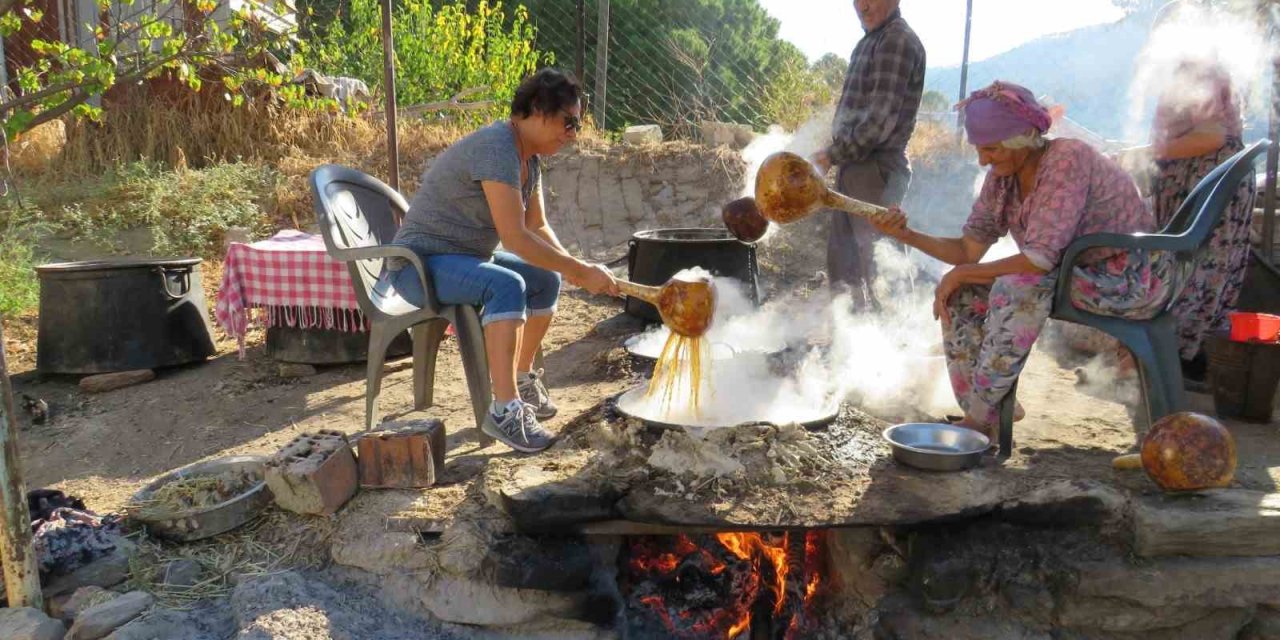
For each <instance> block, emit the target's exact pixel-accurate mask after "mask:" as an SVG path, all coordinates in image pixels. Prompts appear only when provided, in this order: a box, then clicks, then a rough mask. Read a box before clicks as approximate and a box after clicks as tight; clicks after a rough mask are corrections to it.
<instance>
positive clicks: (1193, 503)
mask: <svg viewBox="0 0 1280 640" xmlns="http://www.w3.org/2000/svg"><path fill="white" fill-rule="evenodd" d="M1133 529H1134V551H1135V552H1136V553H1137V554H1138V555H1140V556H1146V557H1152V556H1171V555H1187V556H1274V555H1280V493H1264V492H1261V491H1246V490H1242V489H1218V490H1214V491H1205V492H1201V493H1197V494H1194V495H1169V496H1165V495H1160V496H1146V497H1143V498H1140V499H1138V500H1135V501H1134V508H1133Z"/></svg>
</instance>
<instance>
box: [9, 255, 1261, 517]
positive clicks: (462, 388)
mask: <svg viewBox="0 0 1280 640" xmlns="http://www.w3.org/2000/svg"><path fill="white" fill-rule="evenodd" d="M208 275H209V276H212V275H214V274H213V273H210V274H208ZM213 282H216V280H213ZM211 289H212V287H211ZM210 295H211V296H212V295H213V291H210ZM620 311H621V305H620V303H618V302H616V301H613V300H610V299H607V298H603V297H592V296H589V295H587V294H585V293H583V292H580V291H573V292H571V293H570V294H569V295H567V296H566V298H565V300H564V301H563V303H562V304H561V307H560V313H559V315H558V317H557V319H556V322H555V323H554V324H553V325H552V328H551V331H550V334H549V335H548V339H547V342H546V347H545V353H546V363H545V367H546V370H547V381H548V385H549V387H550V388H551V390H552V392H553V393H554V395H555V399H556V402H557V403H558V404H559V406H560V414H559V415H558V416H557V417H556V418H554V419H552V420H551V421H549V423H548V427H549V428H550V429H551V430H552V431H558V430H560V429H561V428H563V427H564V425H566V424H568V423H569V422H570V421H572V420H573V419H574V418H576V417H578V416H579V415H581V414H582V413H583V412H585V411H587V410H589V409H591V408H592V407H594V406H595V405H596V404H598V403H599V402H600V401H601V400H602V399H603V398H606V397H608V396H611V395H613V394H616V393H618V392H620V391H622V390H624V389H626V388H628V387H630V386H632V385H634V384H636V383H637V380H636V379H635V378H634V377H632V375H631V371H630V367H629V363H628V361H627V358H626V356H625V352H624V351H622V350H621V348H620V345H621V342H622V340H623V338H624V337H625V335H619V334H617V332H616V331H612V330H609V329H608V328H607V327H609V325H608V324H606V325H605V326H604V327H602V328H601V329H599V330H597V327H596V326H597V325H598V324H599V323H601V322H603V321H605V320H608V319H610V318H613V317H614V316H616V315H617V314H618V313H620ZM34 329H35V322H34V318H19V319H17V321H16V322H13V321H11V322H10V323H9V324H8V325H7V326H6V337H7V340H6V342H8V343H9V344H8V345H7V349H8V353H9V354H10V356H9V357H10V370H11V374H12V375H13V381H14V388H15V394H19V395H20V394H28V395H30V396H33V397H39V398H44V399H45V400H46V401H48V402H49V404H50V407H51V418H50V419H49V421H48V422H47V423H46V424H43V425H30V424H27V423H26V422H25V420H26V416H20V420H21V421H23V425H22V426H23V429H22V433H21V436H20V437H21V445H22V462H23V468H24V473H25V478H26V482H27V485H28V486H29V487H32V488H34V487H44V486H52V487H55V488H59V489H62V490H64V491H68V492H70V493H73V494H75V495H79V496H83V497H84V498H85V500H86V502H87V503H88V504H89V505H90V506H91V508H93V509H95V510H97V511H111V510H115V509H119V508H120V507H121V506H122V505H123V504H124V503H125V502H126V500H127V499H128V497H129V495H131V494H132V493H133V492H134V491H135V490H137V489H138V488H139V487H140V486H142V485H143V484H144V483H145V482H146V481H147V480H149V479H150V478H153V477H155V476H157V475H159V474H161V473H164V472H166V471H168V470H170V469H173V468H176V467H180V466H183V465H186V464H189V463H192V462H196V461H199V460H204V459H207V458H213V457H219V456H223V455H232V454H270V453H273V452H274V451H275V450H276V449H277V448H279V447H280V446H281V445H283V444H284V443H286V442H288V441H289V440H290V439H292V438H293V437H294V436H296V435H297V434H299V433H301V432H304V431H312V430H316V429H334V430H338V431H343V432H346V433H357V432H359V431H360V428H361V427H360V425H361V424H362V420H363V413H364V402H363V400H364V374H365V371H364V366H363V364H351V365H340V366H332V367H321V368H320V370H319V373H318V374H317V375H315V376H312V377H309V378H296V379H285V378H281V377H279V375H278V372H277V365H276V363H275V362H274V361H273V360H271V359H270V358H269V357H267V356H266V354H265V353H264V351H263V348H262V338H263V334H262V332H261V331H260V330H257V331H254V332H251V334H250V335H249V338H248V342H249V344H250V348H249V349H248V352H247V357H246V358H245V359H244V360H240V359H238V357H237V353H236V348H235V342H234V341H233V340H230V339H228V338H227V337H226V336H223V335H221V332H219V336H218V341H217V344H218V354H217V356H216V357H214V358H213V359H211V360H210V361H208V362H206V363H204V364H200V365H191V366H185V367H177V368H173V369H168V370H162V371H159V372H157V373H158V374H159V375H158V377H157V379H156V380H154V381H152V382H150V383H147V384H143V385H139V386H135V387H130V388H126V389H121V390H117V391H113V392H109V393H105V394H100V395H89V394H85V393H82V392H81V391H80V390H79V388H78V387H77V386H76V382H77V381H78V380H77V378H75V377H64V376H41V375H39V374H37V373H36V372H35V371H34V364H35V362H34V342H35V331H34ZM439 366H440V371H438V373H437V376H436V385H437V387H436V393H435V397H436V402H437V405H436V406H435V407H432V408H431V409H428V410H427V411H426V414H427V415H430V416H432V417H438V418H441V419H443V420H444V421H445V424H446V426H447V428H448V430H449V447H450V456H451V463H450V465H449V469H448V472H447V475H446V479H445V484H449V485H453V484H456V483H458V482H459V481H463V480H464V479H465V478H467V477H469V476H472V475H473V474H474V475H478V474H479V472H480V471H481V470H482V468H483V467H484V464H485V461H486V460H487V459H489V458H490V457H495V456H496V457H513V456H516V454H515V453H513V452H511V451H510V450H509V449H507V448H506V447H504V446H502V445H495V446H493V447H490V448H488V449H484V450H481V449H479V448H478V447H477V444H476V437H475V436H476V431H475V429H474V425H473V421H472V418H471V409H470V405H469V400H468V397H467V391H466V383H465V379H464V378H463V375H462V371H461V361H460V360H459V359H458V355H457V350H456V345H455V344H454V343H453V342H452V341H447V342H446V343H445V345H444V346H443V353H442V354H441V357H440V360H439ZM1091 394H1092V395H1091ZM1116 395H1117V394H1116V393H1115V392H1114V390H1113V389H1111V388H1109V387H1108V388H1101V389H1099V388H1089V387H1081V386H1078V385H1077V384H1076V375H1075V373H1074V371H1073V369H1072V368H1070V367H1063V366H1061V365H1059V364H1058V362H1057V361H1055V360H1054V359H1053V358H1051V357H1049V356H1048V355H1047V354H1045V353H1042V352H1037V353H1035V354H1033V356H1032V358H1031V361H1030V363H1029V365H1028V368H1027V372H1026V374H1025V375H1024V377H1023V380H1022V382H1021V386H1020V389H1019V397H1020V399H1021V401H1022V404H1023V406H1024V407H1026V409H1027V418H1026V419H1025V420H1024V421H1023V422H1022V423H1020V424H1019V425H1018V426H1017V429H1016V439H1017V446H1018V450H1019V452H1018V455H1019V456H1020V457H1023V458H1026V459H1028V460H1036V461H1039V462H1053V463H1054V466H1058V464H1061V465H1063V467H1062V468H1070V469H1074V470H1075V471H1074V472H1075V473H1079V474H1080V475H1082V476H1098V475H1104V474H1105V475H1109V474H1111V473H1112V472H1111V471H1110V468H1109V466H1108V463H1109V456H1111V455H1113V454H1114V453H1116V452H1123V451H1128V450H1131V449H1132V448H1133V447H1134V446H1135V444H1136V442H1137V435H1136V432H1135V427H1134V426H1133V423H1132V421H1131V419H1130V412H1129V411H1127V410H1126V407H1125V405H1123V404H1121V403H1120V402H1117V401H1116V400H1115V399H1114V397H1115V396H1116ZM1119 395H1123V394H1119ZM1191 398H1192V401H1193V404H1194V406H1195V407H1196V408H1198V409H1200V410H1203V411H1206V412H1209V413H1212V409H1213V407H1212V399H1211V398H1209V397H1208V396H1203V395H1197V394H1192V395H1191ZM412 406H413V400H412V371H411V368H410V362H409V360H408V359H402V360H398V361H394V362H391V363H389V364H388V366H387V377H386V380H385V382H384V385H383V391H382V396H381V402H380V408H381V410H382V412H383V414H384V415H387V416H390V417H395V416H398V415H412V414H413V412H412ZM882 417H886V418H892V416H882ZM1229 424H1230V427H1231V429H1232V431H1233V433H1234V434H1235V435H1236V438H1237V439H1238V440H1239V441H1240V442H1239V444H1240V446H1239V451H1240V454H1241V464H1240V469H1239V473H1238V482H1239V484H1241V485H1242V486H1245V487H1249V488H1254V489H1263V490H1271V489H1274V488H1275V487H1276V486H1277V481H1278V480H1280V424H1277V423H1275V422H1273V423H1272V424H1270V425H1251V424H1246V423H1239V422H1230V423H1229Z"/></svg>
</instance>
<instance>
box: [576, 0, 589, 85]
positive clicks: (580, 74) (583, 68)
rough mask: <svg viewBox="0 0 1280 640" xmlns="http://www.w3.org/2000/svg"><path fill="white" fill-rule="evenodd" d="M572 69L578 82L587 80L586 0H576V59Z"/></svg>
mask: <svg viewBox="0 0 1280 640" xmlns="http://www.w3.org/2000/svg"><path fill="white" fill-rule="evenodd" d="M574 71H575V72H576V73H575V74H574V75H576V76H577V78H578V82H586V81H587V0H578V60H577V67H576V68H575V69H574Z"/></svg>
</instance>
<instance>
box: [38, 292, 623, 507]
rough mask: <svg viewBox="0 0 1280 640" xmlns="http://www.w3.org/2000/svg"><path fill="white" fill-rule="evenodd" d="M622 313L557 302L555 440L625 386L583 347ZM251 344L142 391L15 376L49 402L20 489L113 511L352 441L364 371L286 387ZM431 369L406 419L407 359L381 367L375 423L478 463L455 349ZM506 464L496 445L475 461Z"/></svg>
mask: <svg viewBox="0 0 1280 640" xmlns="http://www.w3.org/2000/svg"><path fill="white" fill-rule="evenodd" d="M620 309H621V304H620V303H619V302H617V301H614V300H610V299H607V298H591V297H590V296H587V295H585V294H582V293H580V292H573V293H570V294H569V295H567V296H565V298H564V299H563V300H562V302H561V306H560V314H559V316H558V317H557V321H556V323H555V324H554V325H553V326H552V328H551V331H550V333H549V335H548V339H547V342H546V349H545V352H546V369H547V380H548V383H549V385H550V386H551V388H552V389H554V391H555V394H556V401H557V403H559V405H560V417H557V418H555V419H553V420H551V421H550V422H549V424H548V427H549V428H550V429H552V430H553V431H554V430H556V429H558V428H559V426H560V425H563V424H564V423H565V422H567V421H568V420H569V419H570V418H572V417H573V416H575V415H577V414H578V413H580V412H581V411H583V410H585V409H587V408H588V407H590V406H592V405H594V404H595V403H596V402H598V400H599V398H600V397H602V396H604V395H608V394H610V393H615V392H617V391H618V390H620V389H621V388H622V386H623V385H624V383H623V382H622V380H623V372H621V371H615V372H614V373H613V374H612V375H611V374H610V373H609V372H608V371H607V370H608V369H610V368H611V366H612V365H610V364H609V363H608V362H605V361H604V359H602V358H598V357H597V355H598V354H600V353H602V352H607V351H608V350H609V349H610V348H612V347H613V346H615V345H616V344H617V343H618V341H619V340H620V338H618V337H601V336H591V335H588V334H589V333H590V332H591V330H592V328H593V327H594V326H595V325H596V324H597V323H598V322H600V321H602V320H605V319H606V318H609V317H612V316H614V315H616V314H617V313H618V312H619V311H620ZM249 342H250V344H251V345H253V346H251V348H250V349H249V350H248V354H247V358H246V359H245V360H243V361H241V360H239V359H238V358H237V355H236V349H235V343H234V342H233V341H231V340H226V339H222V340H219V342H218V355H217V356H216V357H215V358H213V359H211V360H210V361H209V362H207V363H205V364H202V365H195V366H187V367H178V368H174V369H169V370H164V371H160V372H158V373H159V376H158V378H157V379H156V380H154V381H152V382H150V383H147V384H143V385H139V386H136V387H130V388H126V389H120V390H117V391H113V392H109V393H105V394H101V395H88V394H84V393H82V392H80V390H79V389H78V387H77V386H76V382H77V378H75V377H69V376H68V377H64V376H53V377H42V376H39V375H37V374H36V373H35V372H34V371H31V370H30V367H31V365H30V364H28V365H27V369H28V370H27V371H25V372H19V373H17V375H15V376H14V388H15V393H17V394H22V393H26V394H29V395H31V396H35V397H40V398H44V399H46V400H47V401H48V402H49V404H50V405H51V408H52V417H51V419H50V420H49V421H48V422H47V423H46V424H44V425H28V424H24V425H23V426H24V428H23V429H22V433H21V444H22V461H23V465H24V472H25V475H26V482H27V485H28V486H29V487H33V488H34V487H41V486H54V487H57V488H59V489H62V490H64V491H68V492H70V493H73V494H75V495H79V496H82V497H84V498H85V500H86V502H87V503H88V504H89V505H90V507H91V508H92V509H94V510H96V511H110V510H114V509H118V508H120V507H121V506H122V505H123V504H124V503H125V501H126V500H127V499H128V497H129V495H131V494H132V493H133V492H134V491H135V490H136V489H137V488H138V487H140V486H141V485H142V484H144V483H145V482H146V480H147V479H149V478H151V477H154V476H156V475H159V474H161V473H163V472H165V471H168V470H170V469H173V468H176V467H180V466H183V465H186V464H189V463H191V462H195V461H198V460H202V459H205V458H210V457H218V456H222V455H232V454H270V453H273V452H274V451H275V450H276V449H278V448H279V447H280V446H281V445H283V444H284V443H285V442H287V441H289V440H290V439H292V438H293V437H294V436H296V435H297V434H298V433H300V432H303V431H310V430H315V429H334V430H338V431H343V432H346V433H356V432H358V431H360V430H361V426H362V424H363V420H364V379H365V370H364V365H363V363H360V364H353V365H342V366H334V367H323V368H321V369H320V371H319V373H318V374H317V375H315V376H312V377H309V378H298V379H284V378H281V377H279V375H278V373H277V366H276V363H275V362H274V361H273V360H271V359H270V358H268V357H267V356H266V354H265V353H264V352H263V348H262V333H261V331H258V332H256V333H255V334H252V335H250V338H249ZM439 363H440V370H439V371H438V372H437V374H436V393H435V398H436V402H437V405H436V406H435V407H433V408H431V409H428V410H427V411H426V412H425V413H422V414H416V413H413V412H412V407H413V398H412V393H413V372H412V368H411V364H410V361H409V360H408V359H407V358H406V359H401V360H398V361H395V362H392V363H389V364H388V366H387V376H386V378H385V379H384V382H383V389H382V395H381V399H380V409H381V411H382V413H383V414H384V415H387V414H405V413H408V415H410V416H413V415H427V416H432V417H438V418H442V419H443V420H444V421H445V424H446V426H447V428H448V430H449V447H450V449H451V450H453V451H466V452H467V453H476V452H475V449H474V441H475V430H474V429H473V428H472V426H473V420H472V418H471V407H470V402H469V400H468V396H467V387H466V381H465V379H464V378H463V375H462V365H461V361H460V360H459V358H458V353H457V347H456V343H454V342H453V341H452V340H449V341H446V343H445V344H444V346H443V347H442V353H441V355H440V360H439ZM24 420H25V417H24ZM468 443H471V445H468ZM508 452H509V450H507V449H506V448H505V447H502V446H500V445H498V446H495V447H493V451H492V452H489V451H484V452H481V453H486V454H487V453H493V454H498V455H501V454H506V453H508Z"/></svg>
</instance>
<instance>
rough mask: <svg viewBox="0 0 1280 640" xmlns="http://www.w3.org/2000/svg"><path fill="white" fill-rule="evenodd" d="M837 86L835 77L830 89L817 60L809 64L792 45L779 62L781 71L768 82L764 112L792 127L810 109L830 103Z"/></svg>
mask: <svg viewBox="0 0 1280 640" xmlns="http://www.w3.org/2000/svg"><path fill="white" fill-rule="evenodd" d="M786 44H787V46H791V45H790V43H786ZM792 48H793V49H794V47H792ZM818 62H819V63H821V62H822V61H821V60H819V61H818ZM839 90H840V84H839V81H837V84H836V86H835V88H834V89H833V88H832V86H831V84H829V83H828V79H827V78H826V77H825V76H824V75H823V73H822V72H821V71H820V70H819V69H818V67H817V64H815V65H814V66H813V67H810V66H809V64H808V61H807V60H805V57H804V54H802V53H800V51H799V50H798V49H795V51H794V52H793V53H792V54H791V55H790V56H789V59H788V60H786V61H785V62H784V63H783V67H782V71H781V73H779V74H778V75H777V77H775V78H773V79H772V80H771V81H770V82H769V89H768V93H767V94H766V95H767V96H768V98H767V99H766V101H765V104H764V107H765V114H766V115H767V116H768V117H769V121H770V122H771V123H773V124H779V125H782V127H783V128H785V129H787V130H788V131H794V130H796V129H797V128H799V127H800V125H802V124H804V123H805V122H806V121H807V120H809V118H811V117H813V114H814V112H816V111H817V110H819V109H821V108H822V107H824V106H826V105H828V104H830V103H831V101H832V100H833V96H834V95H837V94H836V92H838V91H839Z"/></svg>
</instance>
